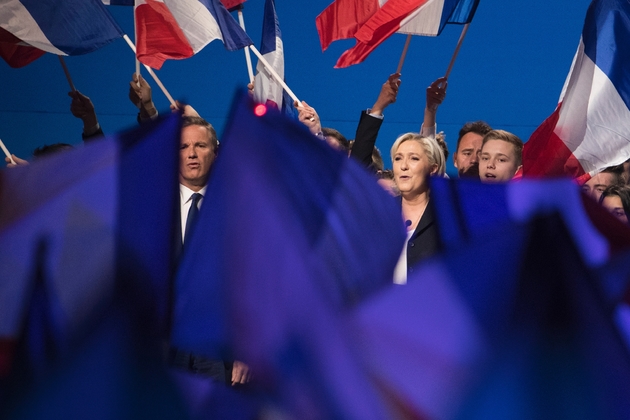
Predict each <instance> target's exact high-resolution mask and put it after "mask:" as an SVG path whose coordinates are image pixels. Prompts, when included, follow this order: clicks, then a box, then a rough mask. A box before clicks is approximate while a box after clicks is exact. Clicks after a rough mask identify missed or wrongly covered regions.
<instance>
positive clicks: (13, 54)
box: [0, 28, 46, 68]
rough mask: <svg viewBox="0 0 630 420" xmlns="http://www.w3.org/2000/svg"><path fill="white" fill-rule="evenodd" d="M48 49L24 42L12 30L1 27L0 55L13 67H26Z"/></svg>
mask: <svg viewBox="0 0 630 420" xmlns="http://www.w3.org/2000/svg"><path fill="white" fill-rule="evenodd" d="M45 53H46V51H43V50H40V49H39V48H35V47H31V46H29V45H26V44H24V43H23V42H22V41H20V40H19V39H18V38H16V37H15V35H13V34H12V33H11V32H7V31H6V30H5V29H2V28H0V57H2V59H3V60H4V61H6V62H7V64H8V65H9V66H11V67H13V68H18V67H24V66H25V65H27V64H29V63H31V62H33V61H35V60H37V59H38V58H39V57H41V56H42V55H44V54H45Z"/></svg>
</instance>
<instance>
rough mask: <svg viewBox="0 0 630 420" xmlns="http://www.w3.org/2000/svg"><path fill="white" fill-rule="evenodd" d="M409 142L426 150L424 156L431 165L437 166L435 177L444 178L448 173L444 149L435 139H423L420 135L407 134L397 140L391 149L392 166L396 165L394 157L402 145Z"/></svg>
mask: <svg viewBox="0 0 630 420" xmlns="http://www.w3.org/2000/svg"><path fill="white" fill-rule="evenodd" d="M409 140H413V141H417V142H418V143H420V146H422V149H423V150H424V154H426V155H427V158H428V159H429V164H430V165H437V171H436V172H435V175H438V176H443V175H444V172H446V162H445V159H444V152H443V151H442V148H441V147H440V145H439V144H438V142H437V141H435V139H432V138H429V137H423V136H421V135H420V134H418V133H405V134H403V135H401V136H400V137H398V138H397V139H396V141H395V142H394V144H393V145H392V149H391V158H392V164H393V163H394V155H395V154H396V152H397V151H398V148H399V147H400V145H401V144H403V143H404V142H406V141H409Z"/></svg>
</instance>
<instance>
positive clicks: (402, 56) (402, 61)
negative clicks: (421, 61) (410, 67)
mask: <svg viewBox="0 0 630 420" xmlns="http://www.w3.org/2000/svg"><path fill="white" fill-rule="evenodd" d="M410 42H411V34H408V35H407V40H406V41H405V47H404V48H403V51H402V54H401V55H400V61H399V62H398V69H396V73H398V74H401V72H402V68H403V64H404V63H405V57H406V56H407V50H408V49H409V43H410Z"/></svg>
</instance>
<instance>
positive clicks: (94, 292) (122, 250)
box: [0, 115, 181, 337]
mask: <svg viewBox="0 0 630 420" xmlns="http://www.w3.org/2000/svg"><path fill="white" fill-rule="evenodd" d="M180 120H181V118H179V116H177V115H173V116H172V117H169V118H168V119H166V120H164V121H160V122H159V124H156V125H153V124H152V125H150V126H148V127H146V126H143V127H140V128H138V129H136V130H133V131H130V132H126V133H123V134H120V135H117V136H116V137H115V138H109V139H105V140H103V141H98V142H93V143H90V144H86V145H85V147H83V148H81V149H76V150H72V151H67V152H63V153H60V154H58V155H54V156H51V157H49V158H42V159H41V160H38V161H35V162H33V163H32V164H30V165H28V166H25V167H19V168H14V169H9V170H3V171H0V249H2V252H1V253H0V272H2V273H11V274H10V279H11V281H0V337H12V336H15V334H16V331H17V329H18V326H19V324H20V319H21V318H22V317H23V304H24V302H25V299H26V296H27V295H28V291H29V290H30V289H32V286H31V284H32V280H33V277H34V275H33V267H34V266H36V265H38V264H39V265H40V266H41V267H42V272H43V273H44V276H43V278H44V280H45V281H46V287H47V290H49V291H51V290H54V292H55V293H54V295H52V296H50V297H51V302H53V303H55V304H56V307H58V308H60V309H59V310H57V311H56V312H55V313H56V315H57V318H56V319H55V321H56V325H58V326H59V328H58V329H59V330H60V331H65V332H67V331H72V330H73V329H74V328H75V327H76V326H77V325H81V323H82V322H84V321H85V319H86V317H88V316H89V315H90V314H91V313H92V311H93V310H94V308H96V307H98V306H99V304H101V303H102V301H103V300H104V299H107V297H108V296H110V295H111V293H112V292H113V290H115V289H114V288H115V286H117V285H124V286H126V287H131V286H134V285H135V286H138V284H137V282H138V281H142V282H144V284H143V285H140V286H139V287H140V288H142V290H143V294H144V296H145V297H147V298H149V299H150V300H151V301H152V302H155V305H156V307H155V310H156V312H157V314H158V315H157V317H156V318H155V326H156V329H157V328H160V327H161V328H164V327H165V323H166V317H167V309H168V308H167V295H168V291H169V286H168V278H169V276H170V271H171V270H172V267H171V262H170V261H171V255H172V252H171V246H172V243H173V240H172V231H173V227H172V226H173V224H172V222H173V216H174V213H175V208H176V201H177V177H176V174H177V145H178V144H179V141H178V139H179V133H180V126H181V121H180ZM140 161H141V162H140ZM147 174H151V175H150V176H151V186H150V187H146V186H145V187H142V188H141V189H140V190H139V189H138V188H137V186H138V185H142V184H144V183H146V177H147ZM40 244H44V245H45V252H44V253H37V251H38V249H39V248H40ZM36 263H38V264H36ZM5 278H6V277H5ZM116 282H119V283H116ZM131 288H133V287H131ZM134 290H135V289H134Z"/></svg>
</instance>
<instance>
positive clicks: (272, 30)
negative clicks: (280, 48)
mask: <svg viewBox="0 0 630 420" xmlns="http://www.w3.org/2000/svg"><path fill="white" fill-rule="evenodd" d="M276 38H282V35H281V33H280V23H279V22H278V15H277V14H276V4H275V2H274V0H266V1H265V14H264V17H263V30H262V39H261V42H260V53H261V54H267V53H270V52H273V51H275V50H276Z"/></svg>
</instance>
